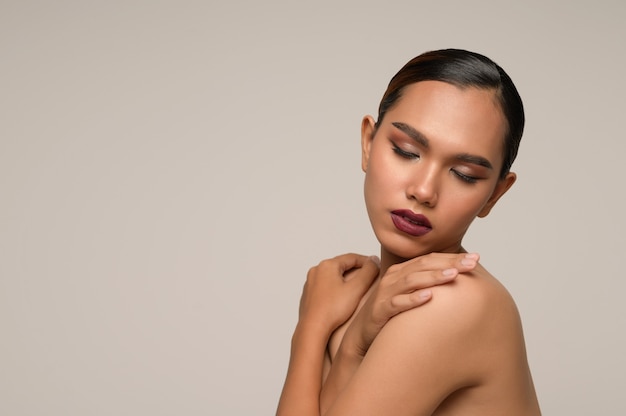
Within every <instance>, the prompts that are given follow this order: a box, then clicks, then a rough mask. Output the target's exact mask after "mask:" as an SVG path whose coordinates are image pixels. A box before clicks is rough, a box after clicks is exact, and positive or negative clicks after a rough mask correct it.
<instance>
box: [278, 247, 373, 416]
mask: <svg viewBox="0 0 626 416" xmlns="http://www.w3.org/2000/svg"><path fill="white" fill-rule="evenodd" d="M355 269H356V270H355ZM350 270H355V272H354V273H349V274H348V273H347V272H348V271H350ZM377 274H378V265H377V264H376V263H375V262H374V261H372V260H371V259H369V258H368V257H365V256H358V255H355V254H347V255H343V256H338V257H336V258H335V259H333V260H325V261H323V262H321V263H320V264H319V265H318V266H317V267H314V268H312V269H310V270H309V273H308V274H307V281H306V283H305V286H304V289H303V292H302V298H301V300H300V314H299V319H298V324H297V326H296V330H295V332H294V336H293V339H292V348H291V357H290V361H289V367H288V370H287V378H286V380H285V385H284V387H283V392H282V394H281V397H280V401H279V404H278V410H277V415H279V416H285V415H297V416H308V415H310V416H318V415H319V414H320V411H319V395H320V389H321V383H322V368H323V362H324V354H325V351H326V345H327V343H328V339H329V338H330V335H331V334H332V332H333V331H334V330H335V329H336V328H337V327H339V325H341V324H342V323H344V322H345V321H346V320H348V318H349V317H350V316H351V315H352V313H353V312H354V310H355V308H356V306H357V304H358V302H359V300H360V299H361V297H362V296H363V294H364V293H365V292H366V291H367V289H368V288H369V287H370V286H371V283H372V281H373V280H374V278H375V277H376V275H377Z"/></svg>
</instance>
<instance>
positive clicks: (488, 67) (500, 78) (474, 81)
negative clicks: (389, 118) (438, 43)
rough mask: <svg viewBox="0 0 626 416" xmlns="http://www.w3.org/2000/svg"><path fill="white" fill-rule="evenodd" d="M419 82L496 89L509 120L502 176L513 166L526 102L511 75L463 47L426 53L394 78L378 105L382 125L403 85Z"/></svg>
mask: <svg viewBox="0 0 626 416" xmlns="http://www.w3.org/2000/svg"><path fill="white" fill-rule="evenodd" d="M420 81H443V82H447V83H449V84H452V85H455V86H457V87H459V88H467V87H474V88H481V89H489V90H493V91H494V94H495V96H496V98H497V99H498V102H499V104H500V107H501V110H502V113H503V114H504V117H505V119H506V121H507V132H506V135H505V137H504V146H503V148H504V155H503V164H502V169H501V171H500V178H504V177H505V176H506V174H507V173H508V172H509V170H510V169H511V165H512V164H513V161H514V160H515V157H516V156H517V151H518V149H519V145H520V141H521V139H522V134H523V132H524V122H525V117H524V105H523V104H522V99H521V97H520V96H519V93H518V92H517V88H515V85H514V84H513V81H512V80H511V78H510V77H509V75H508V74H507V73H506V72H505V71H504V69H502V68H501V67H500V66H499V65H498V64H496V63H495V62H493V61H492V60H491V59H489V58H487V57H486V56H484V55H481V54H479V53H476V52H470V51H466V50H463V49H442V50H437V51H430V52H425V53H423V54H421V55H419V56H417V57H415V58H413V59H411V60H410V61H409V62H407V63H406V65H404V66H403V67H402V68H401V69H400V71H398V73H397V74H396V75H394V76H393V78H391V81H390V82H389V85H388V87H387V90H386V91H385V94H384V95H383V98H382V100H381V102H380V106H379V107H378V121H377V122H376V126H379V125H380V123H381V122H382V120H383V118H384V117H385V114H386V113H387V111H388V110H389V109H390V108H391V107H393V106H394V105H395V104H396V103H397V101H398V99H399V98H400V97H401V96H402V93H403V91H404V88H405V87H407V86H408V85H410V84H414V83H416V82H420Z"/></svg>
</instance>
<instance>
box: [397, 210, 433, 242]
mask: <svg viewBox="0 0 626 416" xmlns="http://www.w3.org/2000/svg"><path fill="white" fill-rule="evenodd" d="M391 221H393V225H395V226H396V228H397V229H398V230H400V231H402V232H405V233H407V234H410V235H412V236H415V237H419V236H422V235H424V234H426V233H428V232H430V231H431V230H432V229H433V227H432V225H430V221H428V218H426V217H425V216H424V215H422V214H416V213H414V212H413V211H411V210H408V209H397V210H395V211H392V212H391Z"/></svg>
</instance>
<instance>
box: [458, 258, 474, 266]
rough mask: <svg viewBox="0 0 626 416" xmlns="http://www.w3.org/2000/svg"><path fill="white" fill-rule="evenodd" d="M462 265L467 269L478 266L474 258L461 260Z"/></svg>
mask: <svg viewBox="0 0 626 416" xmlns="http://www.w3.org/2000/svg"><path fill="white" fill-rule="evenodd" d="M461 264H462V265H463V266H465V267H474V266H476V260H475V259H472V258H469V259H468V258H464V259H463V260H461Z"/></svg>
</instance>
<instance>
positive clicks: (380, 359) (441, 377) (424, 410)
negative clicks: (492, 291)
mask: <svg viewBox="0 0 626 416" xmlns="http://www.w3.org/2000/svg"><path fill="white" fill-rule="evenodd" d="M484 289H485V287H484V285H483V286H482V287H481V286H480V284H477V283H476V279H473V278H472V279H461V280H456V281H455V282H454V283H453V284H451V285H445V287H444V286H442V287H441V288H438V289H436V290H434V291H436V293H435V295H436V299H434V300H433V301H431V302H429V303H428V304H426V305H425V306H423V307H421V308H419V310H418V309H413V310H409V311H406V312H405V313H401V314H399V315H397V316H395V317H394V318H393V319H391V320H389V322H388V323H387V324H386V325H385V326H384V327H383V328H382V330H381V331H380V333H379V334H378V336H377V337H376V338H375V340H374V342H373V343H372V345H371V346H370V348H369V350H368V352H367V354H366V355H365V357H364V358H363V360H362V362H361V364H360V365H359V367H358V369H357V370H356V371H355V372H354V374H353V375H352V377H351V378H350V380H349V381H348V382H347V384H346V386H345V387H344V389H343V390H342V391H341V393H340V394H339V395H337V397H336V399H335V400H334V402H333V403H332V404H331V405H330V406H329V409H328V411H327V412H326V413H325V414H326V415H328V416H334V415H346V414H358V415H363V416H367V415H380V414H393V415H398V416H402V415H407V416H408V415H424V416H426V415H431V414H432V413H433V412H434V411H435V410H436V409H437V407H438V406H439V405H440V404H441V403H442V402H443V401H444V400H445V399H446V398H447V397H448V396H450V395H451V394H452V393H453V392H455V391H457V390H459V389H463V388H464V387H472V386H475V383H479V382H480V381H479V380H480V379H481V378H480V377H481V371H482V370H481V369H482V368H483V367H484V366H485V364H486V363H488V362H489V354H490V347H491V344H490V341H488V339H490V338H491V339H493V338H492V337H490V336H488V335H489V334H490V332H489V326H490V324H489V322H492V321H493V319H497V318H494V317H493V316H496V315H497V314H494V313H493V312H494V310H488V308H486V307H485V305H487V304H489V301H488V300H487V299H486V298H485V290H484Z"/></svg>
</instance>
